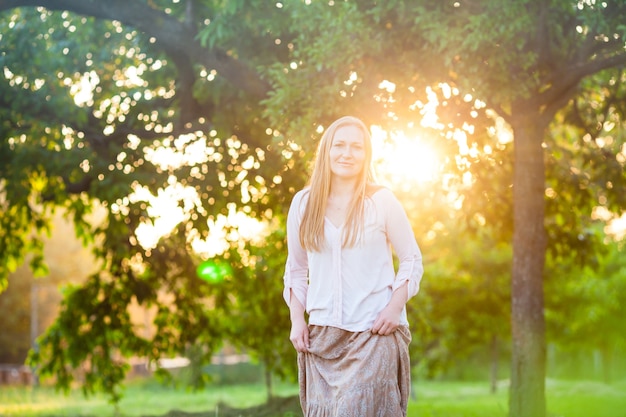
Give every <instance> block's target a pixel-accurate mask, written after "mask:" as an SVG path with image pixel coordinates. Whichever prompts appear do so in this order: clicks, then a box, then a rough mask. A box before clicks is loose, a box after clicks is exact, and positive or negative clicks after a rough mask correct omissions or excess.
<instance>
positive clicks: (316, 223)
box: [300, 116, 374, 251]
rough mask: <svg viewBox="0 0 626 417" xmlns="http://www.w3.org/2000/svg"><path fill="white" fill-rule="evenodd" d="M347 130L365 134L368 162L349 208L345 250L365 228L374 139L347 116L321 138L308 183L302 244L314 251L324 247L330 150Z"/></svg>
mask: <svg viewBox="0 0 626 417" xmlns="http://www.w3.org/2000/svg"><path fill="white" fill-rule="evenodd" d="M345 126H355V127H357V128H358V129H359V130H360V131H361V133H362V134H363V144H364V147H365V160H364V165H363V170H362V171H361V174H360V176H359V179H358V181H357V184H356V189H355V193H354V196H353V198H352V201H351V202H350V205H349V207H348V214H347V216H346V223H345V224H346V227H345V228H344V234H343V246H344V247H352V246H354V245H355V244H356V242H357V239H358V238H359V236H360V234H361V231H362V228H363V220H364V216H363V205H364V201H365V192H366V189H367V185H368V183H370V182H373V180H374V176H373V172H372V167H371V165H372V137H371V135H370V132H369V129H368V128H367V126H366V125H365V123H363V122H362V121H361V120H360V119H357V118H356V117H352V116H344V117H341V118H340V119H337V120H335V121H334V122H333V123H332V124H331V125H330V126H328V129H326V131H325V132H324V135H322V139H321V140H320V143H319V146H318V149H317V155H316V158H315V165H314V166H313V172H312V174H311V178H310V181H309V198H308V200H307V203H306V208H305V210H304V215H303V217H302V222H301V224H300V243H301V244H302V247H304V248H305V249H307V250H311V251H320V250H321V249H322V247H323V246H324V216H325V213H326V203H327V201H328V196H329V195H330V184H331V177H332V172H331V169H330V148H331V145H332V142H333V138H334V136H335V133H336V132H337V130H338V129H339V128H341V127H345Z"/></svg>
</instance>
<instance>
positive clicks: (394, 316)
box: [372, 283, 408, 336]
mask: <svg viewBox="0 0 626 417" xmlns="http://www.w3.org/2000/svg"><path fill="white" fill-rule="evenodd" d="M407 291H408V290H407V285H406V283H405V284H404V285H403V286H401V287H400V288H398V289H397V290H396V291H394V292H393V294H392V295H391V300H390V301H389V304H387V306H386V307H385V308H384V309H383V310H382V311H381V312H380V314H378V317H376V320H374V325H373V326H372V333H374V334H379V335H382V336H387V335H390V334H391V333H393V332H395V331H396V329H397V328H398V326H399V325H400V316H401V315H402V310H403V309H404V304H405V303H406V299H407Z"/></svg>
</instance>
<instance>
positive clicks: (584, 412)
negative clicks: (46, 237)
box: [0, 380, 626, 417]
mask: <svg viewBox="0 0 626 417" xmlns="http://www.w3.org/2000/svg"><path fill="white" fill-rule="evenodd" d="M546 388H547V389H546V393H547V404H548V416H549V417H619V416H621V414H620V413H624V415H626V411H625V410H626V381H623V382H620V383H615V384H612V385H606V384H602V383H599V382H590V381H555V380H548V381H547V384H546ZM275 393H276V394H277V395H279V396H283V397H284V396H290V395H295V394H297V387H296V386H294V385H291V384H277V385H276V387H275ZM414 393H415V394H416V396H417V398H416V399H413V400H412V401H411V403H410V404H409V416H410V417H506V415H507V403H508V399H507V387H506V386H502V387H500V389H499V392H498V393H496V394H495V395H492V394H490V393H489V387H488V384H487V383H486V382H485V383H474V382H472V383H469V382H430V381H416V382H415V386H414ZM264 401H265V388H264V387H263V386H262V385H259V384H247V385H233V386H210V387H208V388H206V389H204V390H202V391H197V392H193V391H189V390H186V389H184V388H172V387H164V386H161V385H159V384H157V383H155V382H153V381H143V382H132V383H129V384H128V386H127V387H126V389H125V392H124V398H123V399H122V401H121V402H120V404H119V412H118V413H116V410H115V408H114V407H113V406H112V405H111V404H109V403H108V401H107V398H106V397H105V396H104V395H96V396H93V397H89V398H84V397H83V395H82V393H81V392H80V391H79V390H78V391H73V392H71V393H70V395H69V396H64V395H62V394H60V393H56V392H55V391H54V390H53V389H52V388H49V387H40V388H37V389H31V388H28V387H0V416H7V417H8V416H24V417H61V416H65V417H79V416H80V417H86V416H98V417H107V416H111V417H114V416H115V417H121V416H123V417H140V416H162V415H164V414H166V413H168V412H169V411H171V410H181V411H186V412H206V413H207V415H209V414H210V415H219V409H218V410H217V412H216V406H217V405H218V404H220V403H226V404H228V405H231V406H233V407H237V408H246V407H251V406H254V405H258V404H261V403H263V402H264ZM276 417H282V416H276Z"/></svg>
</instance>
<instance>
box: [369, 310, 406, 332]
mask: <svg viewBox="0 0 626 417" xmlns="http://www.w3.org/2000/svg"><path fill="white" fill-rule="evenodd" d="M399 325H400V313H399V312H398V311H397V309H396V308H394V306H392V305H388V306H387V307H385V308H384V309H383V311H381V312H380V314H379V315H378V317H376V320H375V321H374V325H373V326H372V333H374V334H379V335H381V336H387V335H390V334H391V333H393V332H395V331H396V329H397V328H398V326H399Z"/></svg>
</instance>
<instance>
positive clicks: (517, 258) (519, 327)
mask: <svg viewBox="0 0 626 417" xmlns="http://www.w3.org/2000/svg"><path fill="white" fill-rule="evenodd" d="M516 113H517V114H520V112H515V113H514V114H516ZM521 113H524V112H523V111H522V112H521ZM532 113H533V112H530V113H524V114H525V117H519V118H516V119H515V122H517V123H515V122H514V123H513V130H514V134H515V143H514V146H515V151H514V152H515V172H514V178H513V193H514V197H513V200H514V202H513V211H514V232H513V271H512V282H511V328H512V360H511V387H510V395H509V416H510V417H545V415H546V402H545V373H546V339H545V319H544V312H543V309H544V297H543V269H544V263H545V249H546V234H545V230H544V193H545V166H544V150H543V147H542V141H543V135H544V132H545V125H544V124H543V123H541V121H540V120H541V117H540V114H539V112H537V114H536V117H532ZM528 114H531V117H528Z"/></svg>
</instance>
